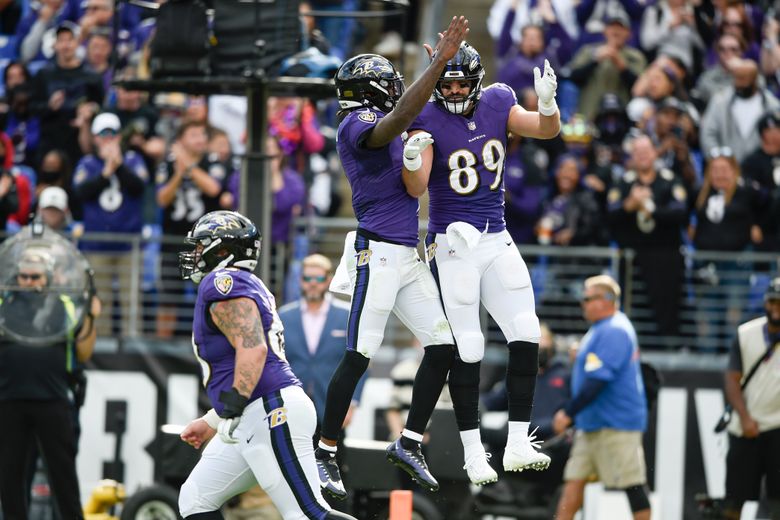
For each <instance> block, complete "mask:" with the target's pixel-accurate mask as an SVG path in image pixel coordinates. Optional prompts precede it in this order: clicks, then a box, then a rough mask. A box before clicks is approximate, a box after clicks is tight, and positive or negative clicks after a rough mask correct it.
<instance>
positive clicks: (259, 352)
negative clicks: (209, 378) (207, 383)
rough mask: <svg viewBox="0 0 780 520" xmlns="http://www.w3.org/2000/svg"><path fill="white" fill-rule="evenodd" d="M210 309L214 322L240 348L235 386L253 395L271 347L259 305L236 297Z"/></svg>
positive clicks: (213, 305) (237, 351)
mask: <svg viewBox="0 0 780 520" xmlns="http://www.w3.org/2000/svg"><path fill="white" fill-rule="evenodd" d="M209 312H210V314H211V319H212V320H213V321H214V325H216V326H217V328H219V330H220V331H222V333H223V334H224V335H225V337H226V338H227V339H228V341H230V344H231V345H233V348H234V349H236V366H235V377H234V386H235V387H236V389H237V390H238V391H239V393H240V394H241V395H244V396H249V395H251V394H252V391H253V390H254V388H255V386H256V385H257V382H258V381H259V380H260V375H261V374H262V372H263V367H264V366H265V358H266V353H267V348H268V347H267V345H266V343H265V333H264V331H263V323H262V320H261V318H260V311H259V310H258V308H257V304H256V303H255V302H254V301H252V300H250V299H249V298H236V299H233V300H225V301H220V302H215V303H212V304H211V306H210V309H209Z"/></svg>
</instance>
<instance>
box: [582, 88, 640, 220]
mask: <svg viewBox="0 0 780 520" xmlns="http://www.w3.org/2000/svg"><path fill="white" fill-rule="evenodd" d="M594 126H595V132H594V134H595V135H594V137H593V141H592V142H591V144H590V147H589V148H588V152H587V157H586V168H587V170H586V174H585V177H584V178H583V183H584V184H585V185H586V186H587V187H588V188H590V190H591V191H593V193H594V196H595V197H596V201H597V203H598V206H599V211H600V212H601V213H602V214H603V213H604V207H605V205H606V200H607V192H608V191H609V189H610V188H611V187H612V184H613V183H614V182H615V181H616V180H618V179H620V178H621V177H622V176H623V172H624V171H625V166H624V163H625V160H624V155H625V153H624V151H623V141H624V140H625V138H626V135H628V131H629V129H630V127H631V122H630V121H629V119H628V115H627V114H626V109H625V106H624V105H623V103H621V102H620V98H619V97H618V96H617V94H614V93H612V92H607V93H605V94H604V95H603V96H602V98H601V101H600V104H599V111H598V113H597V114H596V119H595V121H594Z"/></svg>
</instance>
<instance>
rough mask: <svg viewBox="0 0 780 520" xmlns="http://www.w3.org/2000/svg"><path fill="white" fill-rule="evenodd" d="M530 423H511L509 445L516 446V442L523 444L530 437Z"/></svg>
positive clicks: (507, 440)
mask: <svg viewBox="0 0 780 520" xmlns="http://www.w3.org/2000/svg"><path fill="white" fill-rule="evenodd" d="M530 425H531V423H530V422H525V421H509V435H508V436H507V439H506V443H507V445H510V444H514V443H516V442H522V441H523V440H524V439H525V438H527V437H528V427H529V426H530Z"/></svg>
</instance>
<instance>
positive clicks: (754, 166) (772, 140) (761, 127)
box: [740, 111, 780, 251]
mask: <svg viewBox="0 0 780 520" xmlns="http://www.w3.org/2000/svg"><path fill="white" fill-rule="evenodd" d="M758 132H759V134H760V136H761V141H760V144H759V146H758V148H756V149H755V150H754V151H753V152H752V153H750V154H749V155H748V156H747V157H745V159H744V160H743V161H742V164H741V165H740V169H741V171H742V176H743V177H744V178H745V181H746V182H750V181H755V182H756V183H757V184H758V187H759V190H761V194H762V196H761V203H760V205H759V206H758V207H757V208H756V209H757V210H758V213H759V214H758V225H759V226H760V228H761V233H762V235H763V236H764V240H763V241H762V242H761V243H760V244H758V245H757V248H758V249H759V250H762V251H779V250H780V241H777V237H776V235H775V233H774V232H773V230H775V229H778V228H780V221H779V220H777V219H776V218H775V217H774V216H773V215H770V201H771V197H772V194H773V193H774V192H776V191H777V190H778V188H780V170H778V165H779V164H780V111H774V112H768V113H766V114H764V115H763V116H761V119H759V120H758Z"/></svg>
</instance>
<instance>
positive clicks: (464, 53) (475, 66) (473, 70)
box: [433, 42, 485, 114]
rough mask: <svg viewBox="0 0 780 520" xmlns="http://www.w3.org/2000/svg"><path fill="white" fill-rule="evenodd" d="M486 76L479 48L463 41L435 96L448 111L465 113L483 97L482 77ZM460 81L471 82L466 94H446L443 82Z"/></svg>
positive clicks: (447, 67) (444, 72)
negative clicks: (443, 90)
mask: <svg viewBox="0 0 780 520" xmlns="http://www.w3.org/2000/svg"><path fill="white" fill-rule="evenodd" d="M484 77H485V69H484V68H483V67H482V62H481V60H480V57H479V53H478V52H477V50H476V49H475V48H474V47H472V46H471V45H469V44H468V43H466V42H463V43H462V44H461V46H460V49H458V52H457V53H456V54H455V56H454V57H453V58H452V59H451V60H450V61H448V62H447V65H445V67H444V71H442V73H441V76H440V77H439V81H438V82H437V83H436V88H435V89H434V91H433V98H434V99H435V100H436V102H437V103H439V104H440V105H442V106H443V107H444V108H446V109H447V111H449V112H451V113H453V114H464V113H467V112H468V111H469V110H471V109H472V108H473V107H474V105H476V103H477V101H479V98H480V97H482V79H483V78H484ZM451 81H460V82H467V83H469V85H470V87H471V89H470V90H469V93H468V94H467V95H466V96H449V97H448V96H445V95H444V93H443V92H442V84H445V83H448V82H451Z"/></svg>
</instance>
